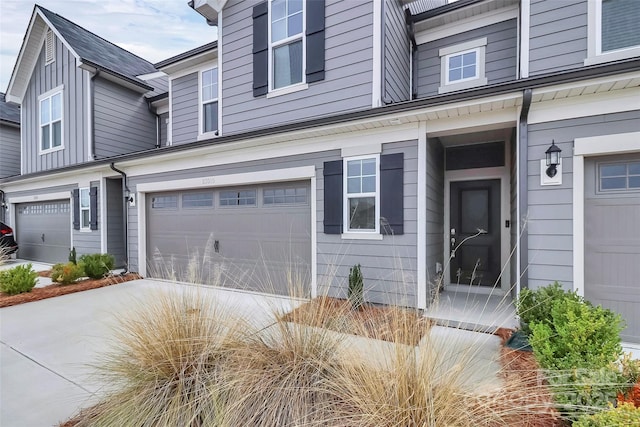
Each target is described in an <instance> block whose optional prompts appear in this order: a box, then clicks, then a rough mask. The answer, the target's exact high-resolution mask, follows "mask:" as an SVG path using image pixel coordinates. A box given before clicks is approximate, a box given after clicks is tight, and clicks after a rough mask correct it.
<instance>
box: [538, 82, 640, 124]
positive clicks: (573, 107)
mask: <svg viewBox="0 0 640 427" xmlns="http://www.w3.org/2000/svg"><path fill="white" fill-rule="evenodd" d="M534 93H535V92H534ZM639 99H640V88H638V87H634V88H629V89H621V90H615V91H612V92H606V93H594V94H590V95H582V96H575V97H571V98H562V99H556V100H550V101H544V102H534V103H532V104H531V109H530V111H529V118H528V119H529V120H528V122H529V124H535V123H545V122H553V121H557V120H565V119H574V118H578V117H587V116H595V115H600V114H611V113H620V112H625V111H633V110H638V109H639V108H640V104H638V100H639Z"/></svg>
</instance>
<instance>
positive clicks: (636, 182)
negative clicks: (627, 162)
mask: <svg viewBox="0 0 640 427" xmlns="http://www.w3.org/2000/svg"><path fill="white" fill-rule="evenodd" d="M629 188H640V176H630V177H629Z"/></svg>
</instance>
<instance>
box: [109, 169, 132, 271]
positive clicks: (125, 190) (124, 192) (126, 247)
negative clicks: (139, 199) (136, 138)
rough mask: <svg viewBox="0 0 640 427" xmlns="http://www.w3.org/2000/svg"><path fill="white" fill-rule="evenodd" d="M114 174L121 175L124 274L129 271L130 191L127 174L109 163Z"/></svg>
mask: <svg viewBox="0 0 640 427" xmlns="http://www.w3.org/2000/svg"><path fill="white" fill-rule="evenodd" d="M109 166H110V167H111V169H112V170H113V171H114V172H117V173H119V174H120V175H122V197H123V199H124V203H123V204H122V221H123V227H122V228H123V230H124V231H123V238H124V270H125V271H124V272H123V273H122V274H125V273H127V272H128V271H129V239H128V235H129V231H128V229H129V226H128V224H129V223H128V215H127V203H129V201H130V200H131V199H130V195H131V191H130V190H129V186H128V185H127V174H126V173H124V172H123V171H121V170H120V169H118V168H116V167H115V164H114V163H113V162H111V164H110V165H109Z"/></svg>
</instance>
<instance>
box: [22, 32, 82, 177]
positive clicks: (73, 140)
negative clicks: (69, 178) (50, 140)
mask: <svg viewBox="0 0 640 427" xmlns="http://www.w3.org/2000/svg"><path fill="white" fill-rule="evenodd" d="M55 44H56V60H55V61H54V62H53V63H51V64H49V65H45V52H44V47H43V49H42V51H41V52H40V56H39V58H38V60H37V62H36V65H35V68H34V70H33V75H32V76H31V80H30V81H29V85H28V86H27V90H26V92H25V96H24V100H23V102H22V111H23V122H22V132H23V134H24V135H23V141H24V148H23V153H22V154H23V156H24V160H23V162H24V165H25V170H24V173H25V174H27V173H34V172H40V171H45V170H51V169H55V168H59V167H63V166H69V165H73V164H76V163H83V162H86V161H87V158H88V143H87V132H88V130H87V125H88V119H87V111H88V106H87V91H88V88H87V87H86V79H85V75H86V73H88V72H87V71H83V70H81V69H80V68H77V67H76V60H75V57H74V56H73V55H72V54H71V52H69V50H68V49H67V48H66V47H65V46H64V45H63V44H62V42H61V41H60V40H59V39H58V38H57V37H55ZM60 85H64V95H63V104H64V105H63V113H62V114H63V120H62V123H63V124H62V127H63V135H62V143H63V145H64V149H62V150H59V151H55V152H52V153H48V154H43V155H40V154H39V153H38V146H39V144H40V139H39V133H40V125H39V123H40V116H39V111H40V105H39V102H38V96H40V95H42V94H43V93H46V92H48V91H49V90H51V89H54V88H56V87H58V86H60Z"/></svg>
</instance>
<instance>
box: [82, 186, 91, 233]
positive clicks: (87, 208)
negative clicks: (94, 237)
mask: <svg viewBox="0 0 640 427" xmlns="http://www.w3.org/2000/svg"><path fill="white" fill-rule="evenodd" d="M90 228H91V197H90V194H89V187H86V188H81V189H80V230H89V229H90Z"/></svg>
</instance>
